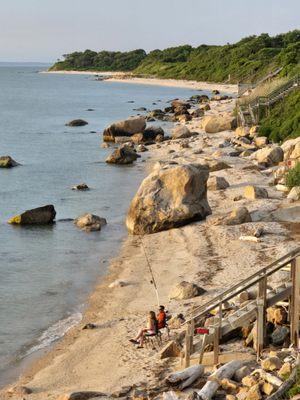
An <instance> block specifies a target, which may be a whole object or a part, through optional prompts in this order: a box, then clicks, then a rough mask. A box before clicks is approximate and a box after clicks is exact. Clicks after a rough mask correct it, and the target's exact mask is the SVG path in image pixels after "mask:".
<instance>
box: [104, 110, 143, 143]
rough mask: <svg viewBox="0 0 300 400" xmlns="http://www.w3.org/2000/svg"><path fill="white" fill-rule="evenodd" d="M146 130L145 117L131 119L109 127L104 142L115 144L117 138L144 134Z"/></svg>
mask: <svg viewBox="0 0 300 400" xmlns="http://www.w3.org/2000/svg"><path fill="white" fill-rule="evenodd" d="M145 128H146V120H145V118H144V117H141V116H138V117H131V118H128V119H126V120H123V121H118V122H115V123H113V124H111V125H110V126H108V127H107V128H106V129H105V130H104V132H103V141H104V142H115V138H116V137H117V136H132V135H134V134H135V133H140V132H143V131H144V130H145Z"/></svg>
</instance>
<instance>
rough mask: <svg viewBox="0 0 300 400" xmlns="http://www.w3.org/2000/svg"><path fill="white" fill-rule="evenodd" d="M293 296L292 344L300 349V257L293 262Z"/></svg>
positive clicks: (291, 313)
mask: <svg viewBox="0 0 300 400" xmlns="http://www.w3.org/2000/svg"><path fill="white" fill-rule="evenodd" d="M291 278H292V295H291V310H290V321H291V343H292V344H293V345H294V346H295V347H296V348H299V318H300V304H299V302H300V257H297V258H296V259H294V260H293V261H292V262H291Z"/></svg>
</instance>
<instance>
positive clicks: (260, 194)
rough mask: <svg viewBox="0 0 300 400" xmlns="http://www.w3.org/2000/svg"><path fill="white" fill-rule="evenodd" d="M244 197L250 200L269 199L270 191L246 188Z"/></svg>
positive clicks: (253, 187) (256, 187)
mask: <svg viewBox="0 0 300 400" xmlns="http://www.w3.org/2000/svg"><path fill="white" fill-rule="evenodd" d="M244 197H245V198H246V199H249V200H256V199H267V198H268V197H269V195H268V191H267V190H266V189H264V188H261V187H258V186H246V187H245V189H244Z"/></svg>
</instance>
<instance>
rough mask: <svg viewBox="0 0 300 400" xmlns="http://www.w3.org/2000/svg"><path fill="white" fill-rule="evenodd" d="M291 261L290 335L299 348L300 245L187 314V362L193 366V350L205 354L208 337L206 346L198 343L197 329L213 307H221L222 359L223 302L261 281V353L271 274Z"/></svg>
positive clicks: (217, 334) (217, 336)
mask: <svg viewBox="0 0 300 400" xmlns="http://www.w3.org/2000/svg"><path fill="white" fill-rule="evenodd" d="M287 265H290V267H291V286H290V287H289V288H288V289H289V290H288V291H286V292H285V293H288V297H289V300H290V337H291V342H292V343H293V345H294V346H295V347H297V348H299V318H300V310H299V308H300V305H299V303H300V247H299V248H297V249H295V250H293V251H291V252H290V253H288V254H286V255H285V256H283V257H281V258H280V259H278V260H276V261H274V262H273V263H271V264H270V265H268V266H267V267H264V268H262V269H261V270H259V271H258V272H256V273H254V274H253V275H251V276H249V277H248V278H246V279H244V280H242V281H241V282H239V283H238V284H236V285H234V286H232V287H231V288H229V289H227V290H225V291H224V292H222V293H221V294H219V295H218V296H216V297H214V298H213V299H211V300H209V301H208V302H206V303H205V304H203V305H201V306H199V307H197V308H196V309H194V310H193V311H192V312H191V313H190V314H189V315H187V317H186V321H185V323H184V325H186V344H185V352H184V355H185V365H186V366H189V363H190V357H191V354H193V353H195V352H200V359H201V354H202V355H203V352H204V347H205V345H206V344H205V340H203V343H202V346H200V348H199V344H197V345H194V342H193V339H194V333H195V328H196V327H197V326H199V324H200V325H201V322H203V321H202V320H203V319H204V318H205V317H206V316H207V315H208V314H209V313H210V312H211V311H212V310H217V313H218V322H217V326H214V340H213V343H214V363H215V364H217V363H218V357H219V340H220V337H221V334H222V310H223V304H226V303H227V302H228V301H229V300H231V299H233V298H234V297H236V296H238V295H239V294H240V293H242V292H244V291H245V290H247V289H249V288H251V287H253V286H255V285H258V291H257V299H256V307H257V355H258V357H259V356H260V353H261V351H262V349H263V346H264V345H265V337H266V332H265V325H266V324H265V319H266V317H265V314H266V308H267V306H268V299H267V278H268V277H269V276H271V275H273V274H274V273H275V272H277V271H279V270H280V269H282V268H284V267H286V266H287ZM275 303H276V296H275V299H273V302H272V304H275Z"/></svg>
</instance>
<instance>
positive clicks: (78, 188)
mask: <svg viewBox="0 0 300 400" xmlns="http://www.w3.org/2000/svg"><path fill="white" fill-rule="evenodd" d="M72 190H89V187H88V185H87V184H86V183H79V185H76V186H73V187H72Z"/></svg>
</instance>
